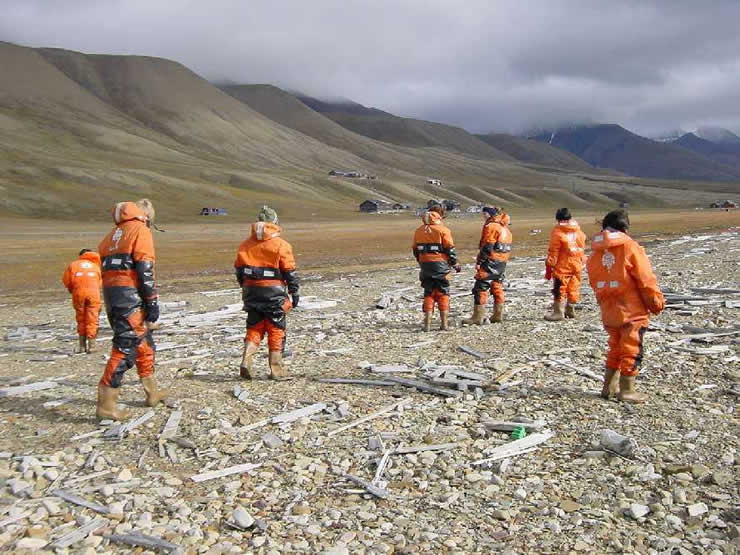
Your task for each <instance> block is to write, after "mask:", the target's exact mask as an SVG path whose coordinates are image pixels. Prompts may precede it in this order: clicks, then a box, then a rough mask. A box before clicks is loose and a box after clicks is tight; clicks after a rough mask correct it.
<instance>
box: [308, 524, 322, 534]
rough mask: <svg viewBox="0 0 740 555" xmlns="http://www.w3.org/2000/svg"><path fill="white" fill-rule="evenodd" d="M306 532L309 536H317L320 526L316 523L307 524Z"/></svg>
mask: <svg viewBox="0 0 740 555" xmlns="http://www.w3.org/2000/svg"><path fill="white" fill-rule="evenodd" d="M306 534H309V535H311V536H318V535H319V534H321V526H319V525H318V524H312V525H310V526H307V527H306Z"/></svg>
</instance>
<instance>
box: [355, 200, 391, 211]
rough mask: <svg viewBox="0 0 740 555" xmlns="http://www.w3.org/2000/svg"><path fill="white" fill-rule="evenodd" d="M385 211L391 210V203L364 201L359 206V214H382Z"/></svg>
mask: <svg viewBox="0 0 740 555" xmlns="http://www.w3.org/2000/svg"><path fill="white" fill-rule="evenodd" d="M386 210H393V203H390V202H388V201H386V200H377V199H371V200H366V201H364V202H362V203H361V204H360V212H368V213H371V212H384V211H386Z"/></svg>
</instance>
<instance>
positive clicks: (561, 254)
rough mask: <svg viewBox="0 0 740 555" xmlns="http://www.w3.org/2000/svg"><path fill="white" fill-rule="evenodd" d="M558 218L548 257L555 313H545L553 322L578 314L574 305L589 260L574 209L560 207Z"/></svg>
mask: <svg viewBox="0 0 740 555" xmlns="http://www.w3.org/2000/svg"><path fill="white" fill-rule="evenodd" d="M555 219H556V220H557V222H558V223H557V224H556V225H555V227H554V228H553V230H552V233H550V246H549V248H548V250H547V260H545V279H547V280H549V279H551V278H552V280H553V285H552V297H553V304H552V313H551V314H547V315H545V320H548V321H550V322H557V321H560V320H563V319H564V318H575V317H576V311H575V308H574V305H575V304H576V303H577V302H578V301H579V300H580V298H581V272H582V271H583V264H584V262H585V261H586V253H585V250H586V234H585V233H583V231H581V227H580V226H579V225H578V222H577V221H575V219H573V218H572V217H571V215H570V210H568V209H567V208H560V209H559V210H558V211H557V212H556V213H555Z"/></svg>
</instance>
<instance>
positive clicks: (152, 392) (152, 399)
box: [141, 376, 168, 407]
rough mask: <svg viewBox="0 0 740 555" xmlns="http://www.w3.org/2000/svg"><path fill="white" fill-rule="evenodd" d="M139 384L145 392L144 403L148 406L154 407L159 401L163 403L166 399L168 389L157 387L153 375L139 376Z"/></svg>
mask: <svg viewBox="0 0 740 555" xmlns="http://www.w3.org/2000/svg"><path fill="white" fill-rule="evenodd" d="M141 385H142V386H144V392H145V393H146V404H147V405H149V406H150V407H156V406H157V405H158V404H159V403H163V402H164V400H165V399H167V394H168V391H167V390H166V389H157V381H156V380H155V379H154V376H149V377H147V378H141Z"/></svg>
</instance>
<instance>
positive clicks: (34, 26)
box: [0, 0, 740, 134]
mask: <svg viewBox="0 0 740 555" xmlns="http://www.w3.org/2000/svg"><path fill="white" fill-rule="evenodd" d="M0 3H1V4H2V15H0V40H6V41H10V42H16V43H19V44H22V45H26V46H55V47H60V48H68V49H72V50H81V51H83V52H88V53H117V54H141V55H149V56H161V57H165V58H170V59H174V60H177V61H179V62H181V63H183V64H185V65H186V66H188V67H190V68H191V69H192V70H194V71H195V72H197V73H199V74H200V75H202V76H203V77H206V78H207V79H210V80H230V81H235V82H240V83H272V84H276V85H278V86H281V87H284V88H290V89H296V90H301V91H305V92H307V93H309V94H313V95H317V96H322V97H327V96H331V97H346V98H350V99H353V100H356V101H357V102H360V103H362V104H365V105H368V106H375V107H377V108H381V109H384V110H387V111H390V112H393V113H395V114H398V115H404V116H410V117H419V118H423V119H430V120H434V121H441V122H444V123H451V124H456V125H460V126H462V127H465V128H466V129H468V130H470V131H474V132H488V131H518V130H521V129H524V128H529V127H531V126H536V125H552V124H557V123H563V122H585V121H592V122H616V123H620V124H622V125H624V126H625V127H627V128H629V129H632V130H634V131H637V132H640V133H644V134H654V133H657V132H661V131H667V130H672V129H675V128H682V129H684V130H692V129H694V128H695V127H697V126H699V125H707V124H710V125H720V126H724V127H727V128H729V129H731V130H733V131H734V132H736V133H740V102H739V101H740V31H739V30H738V22H740V0H727V1H722V0H711V1H706V2H705V1H702V0H695V1H694V0H664V1H658V0H655V1H649V0H634V1H630V0H619V1H611V0H583V1H579V0H510V1H496V0H447V1H442V0H364V1H359V0H281V1H275V0H258V1H257V0H209V1H205V0H190V1H185V0H63V1H62V0H60V1H56V0H0Z"/></svg>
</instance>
